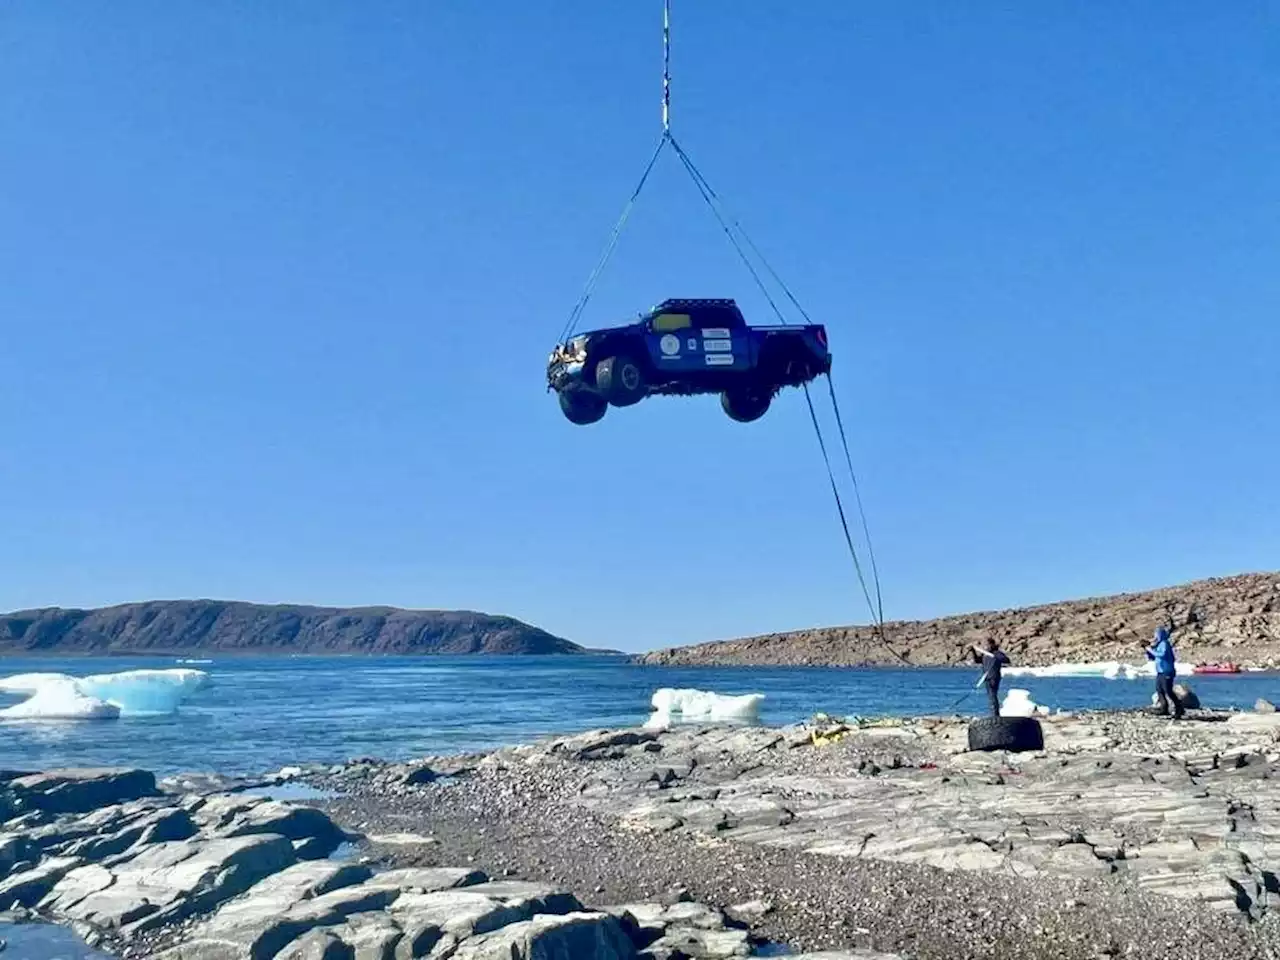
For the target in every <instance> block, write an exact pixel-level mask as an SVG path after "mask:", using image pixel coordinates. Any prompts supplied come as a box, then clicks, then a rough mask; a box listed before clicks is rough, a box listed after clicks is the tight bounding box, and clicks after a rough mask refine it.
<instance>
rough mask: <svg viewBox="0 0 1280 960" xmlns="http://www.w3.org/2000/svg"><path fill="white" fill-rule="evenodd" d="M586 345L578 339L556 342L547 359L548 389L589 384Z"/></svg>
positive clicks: (578, 386)
mask: <svg viewBox="0 0 1280 960" xmlns="http://www.w3.org/2000/svg"><path fill="white" fill-rule="evenodd" d="M586 360H587V351H586V345H585V344H584V343H582V342H581V341H578V340H570V341H569V342H568V343H560V344H556V348H555V349H554V350H552V351H551V357H550V359H549V360H548V361H547V389H548V390H555V391H557V392H558V391H561V390H565V389H571V388H581V387H585V386H588V384H587V383H586V381H585V375H586Z"/></svg>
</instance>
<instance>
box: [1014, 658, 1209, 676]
mask: <svg viewBox="0 0 1280 960" xmlns="http://www.w3.org/2000/svg"><path fill="white" fill-rule="evenodd" d="M1175 669H1176V670H1177V672H1178V676H1188V675H1189V674H1191V673H1192V671H1193V670H1194V664H1190V663H1179V664H1177V666H1176V667H1175ZM1000 673H1001V675H1002V676H1005V677H1102V678H1103V679H1106V680H1137V679H1139V678H1141V677H1154V676H1155V675H1156V665H1155V664H1154V663H1152V662H1151V661H1147V662H1146V663H1140V664H1133V663H1123V662H1121V661H1119V660H1103V661H1099V662H1097V663H1053V664H1050V665H1049V666H1047V667H1005V668H1004V669H1003V670H1002V671H1000Z"/></svg>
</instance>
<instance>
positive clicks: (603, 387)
mask: <svg viewBox="0 0 1280 960" xmlns="http://www.w3.org/2000/svg"><path fill="white" fill-rule="evenodd" d="M596 389H597V390H598V391H600V393H601V394H602V395H603V396H604V397H605V399H607V400H608V401H609V402H610V403H612V404H613V405H614V406H615V407H629V406H631V405H632V404H633V403H639V402H640V401H641V400H643V399H644V394H645V384H644V370H642V369H641V367H640V364H639V363H637V362H636V361H635V360H634V359H632V358H631V357H629V356H627V355H626V354H625V353H620V354H618V355H617V356H616V357H606V358H605V359H603V360H601V361H600V362H599V363H597V364H596Z"/></svg>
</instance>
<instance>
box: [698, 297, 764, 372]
mask: <svg viewBox="0 0 1280 960" xmlns="http://www.w3.org/2000/svg"><path fill="white" fill-rule="evenodd" d="M699 319H701V320H702V323H701V324H700V325H699V326H698V327H697V328H696V330H697V334H698V337H697V339H698V341H699V344H698V350H699V353H701V355H702V362H701V364H700V366H701V367H702V368H703V369H705V370H709V371H715V370H746V369H749V368H750V366H751V356H750V348H751V344H750V342H749V340H748V338H747V328H746V327H745V326H743V325H742V324H741V323H735V322H734V321H735V319H736V318H734V317H733V316H732V315H729V314H724V313H720V312H719V311H708V313H707V315H706V316H705V317H704V318H699Z"/></svg>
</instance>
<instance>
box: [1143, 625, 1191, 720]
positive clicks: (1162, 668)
mask: <svg viewBox="0 0 1280 960" xmlns="http://www.w3.org/2000/svg"><path fill="white" fill-rule="evenodd" d="M1172 633H1173V620H1172V618H1170V621H1169V624H1168V626H1164V627H1158V628H1157V629H1156V632H1155V637H1154V639H1153V641H1152V644H1151V646H1149V647H1147V648H1146V650H1145V651H1144V652H1145V653H1146V655H1147V659H1148V660H1154V661H1155V663H1156V713H1158V714H1160V715H1161V716H1166V717H1167V716H1168V715H1169V707H1170V705H1172V706H1173V719H1174V720H1181V719H1182V713H1183V709H1182V701H1181V700H1179V699H1178V695H1177V694H1176V693H1174V692H1173V680H1174V677H1175V676H1177V673H1178V670H1177V666H1176V661H1177V654H1176V653H1175V652H1174V649H1173V641H1172V640H1171V639H1170V637H1171V635H1172Z"/></svg>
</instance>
